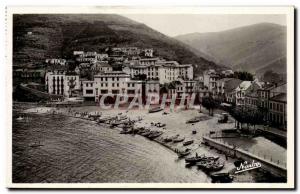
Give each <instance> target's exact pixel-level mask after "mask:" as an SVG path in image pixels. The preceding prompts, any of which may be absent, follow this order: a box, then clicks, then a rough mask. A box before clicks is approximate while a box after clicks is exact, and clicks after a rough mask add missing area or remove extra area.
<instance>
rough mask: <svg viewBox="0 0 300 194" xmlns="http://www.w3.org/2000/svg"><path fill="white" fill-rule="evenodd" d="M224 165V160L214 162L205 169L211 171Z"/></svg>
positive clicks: (217, 169) (220, 168)
mask: <svg viewBox="0 0 300 194" xmlns="http://www.w3.org/2000/svg"><path fill="white" fill-rule="evenodd" d="M223 167H224V162H213V163H210V164H208V165H206V166H204V168H203V170H205V171H208V172H211V171H219V170H222V168H223Z"/></svg>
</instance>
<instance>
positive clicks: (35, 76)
mask: <svg viewBox="0 0 300 194" xmlns="http://www.w3.org/2000/svg"><path fill="white" fill-rule="evenodd" d="M45 73H46V72H45V70H44V69H27V68H24V69H14V70H13V78H14V79H13V82H14V85H15V84H18V83H29V82H36V83H44V81H45Z"/></svg>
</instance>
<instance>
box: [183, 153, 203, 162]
mask: <svg viewBox="0 0 300 194" xmlns="http://www.w3.org/2000/svg"><path fill="white" fill-rule="evenodd" d="M203 157H205V156H204V155H202V156H197V154H196V156H193V157H190V158H186V159H185V162H186V163H197V162H200V161H201V160H202V159H203Z"/></svg>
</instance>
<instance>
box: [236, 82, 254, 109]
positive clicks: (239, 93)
mask: <svg viewBox="0 0 300 194" xmlns="http://www.w3.org/2000/svg"><path fill="white" fill-rule="evenodd" d="M251 85H252V82H251V81H243V82H241V83H240V85H239V86H238V87H237V88H236V89H235V93H236V94H235V99H236V102H235V104H236V105H237V106H242V105H245V95H246V92H247V90H248V89H249V88H250V87H251Z"/></svg>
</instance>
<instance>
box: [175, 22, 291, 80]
mask: <svg viewBox="0 0 300 194" xmlns="http://www.w3.org/2000/svg"><path fill="white" fill-rule="evenodd" d="M175 38H176V39H178V40H180V41H182V42H184V43H186V44H188V45H190V46H191V47H193V48H194V49H196V50H197V51H199V52H201V53H205V54H207V55H208V56H210V57H211V59H212V60H214V61H215V62H216V63H220V64H224V65H227V66H229V67H231V68H233V70H245V71H249V72H252V73H257V74H263V72H265V71H267V70H270V69H273V70H274V71H275V72H278V73H282V70H285V69H286V67H285V66H286V61H285V60H282V59H285V57H286V28H285V27H284V26H280V25H277V24H271V23H260V24H255V25H250V26H245V27H240V28H235V29H231V30H226V31H221V32H211V33H192V34H186V35H180V36H177V37H175ZM280 59H281V60H280ZM276 61H277V62H276Z"/></svg>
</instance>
